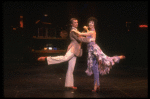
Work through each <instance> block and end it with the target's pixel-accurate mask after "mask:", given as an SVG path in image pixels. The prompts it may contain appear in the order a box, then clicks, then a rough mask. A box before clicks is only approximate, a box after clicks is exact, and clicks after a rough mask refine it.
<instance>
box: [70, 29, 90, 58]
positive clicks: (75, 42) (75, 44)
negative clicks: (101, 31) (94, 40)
mask: <svg viewBox="0 0 150 99" xmlns="http://www.w3.org/2000/svg"><path fill="white" fill-rule="evenodd" d="M71 30H72V29H71ZM70 40H71V43H70V44H69V46H68V49H67V51H69V49H71V52H72V53H74V54H75V56H77V57H81V56H82V49H81V42H84V43H89V42H90V38H86V37H78V36H77V34H76V33H74V32H73V31H70Z"/></svg>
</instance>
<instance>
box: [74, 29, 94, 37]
mask: <svg viewBox="0 0 150 99" xmlns="http://www.w3.org/2000/svg"><path fill="white" fill-rule="evenodd" d="M72 31H74V32H75V33H77V34H78V35H81V36H91V35H93V33H94V32H93V31H89V32H85V33H81V32H79V31H77V30H72Z"/></svg>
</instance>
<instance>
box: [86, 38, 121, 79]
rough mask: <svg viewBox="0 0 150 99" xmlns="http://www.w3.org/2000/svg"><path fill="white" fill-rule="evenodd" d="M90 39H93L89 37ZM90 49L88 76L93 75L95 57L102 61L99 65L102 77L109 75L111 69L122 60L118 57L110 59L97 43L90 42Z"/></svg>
mask: <svg viewBox="0 0 150 99" xmlns="http://www.w3.org/2000/svg"><path fill="white" fill-rule="evenodd" d="M88 38H92V37H91V36H88ZM87 49H88V58H87V70H86V71H85V72H86V74H87V75H88V76H91V75H92V74H93V71H92V66H93V59H94V56H95V57H98V58H99V60H101V62H102V64H101V65H99V67H98V69H99V73H100V74H101V75H105V74H109V71H110V69H111V68H112V66H113V65H114V64H115V63H116V62H117V63H119V61H120V58H119V57H118V56H112V57H109V56H107V55H105V54H104V53H103V51H102V50H101V48H100V47H99V46H98V45H97V44H96V43H95V42H90V43H88V44H87Z"/></svg>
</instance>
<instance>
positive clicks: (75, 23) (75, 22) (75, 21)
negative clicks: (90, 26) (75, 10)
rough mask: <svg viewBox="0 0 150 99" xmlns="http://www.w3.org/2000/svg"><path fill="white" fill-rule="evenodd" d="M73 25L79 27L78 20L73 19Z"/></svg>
mask: <svg viewBox="0 0 150 99" xmlns="http://www.w3.org/2000/svg"><path fill="white" fill-rule="evenodd" d="M71 25H72V27H75V28H77V27H78V20H73V21H72V24H71Z"/></svg>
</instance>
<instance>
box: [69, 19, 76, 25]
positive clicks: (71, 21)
mask: <svg viewBox="0 0 150 99" xmlns="http://www.w3.org/2000/svg"><path fill="white" fill-rule="evenodd" d="M73 20H78V19H77V18H71V19H70V24H72V23H73Z"/></svg>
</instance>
